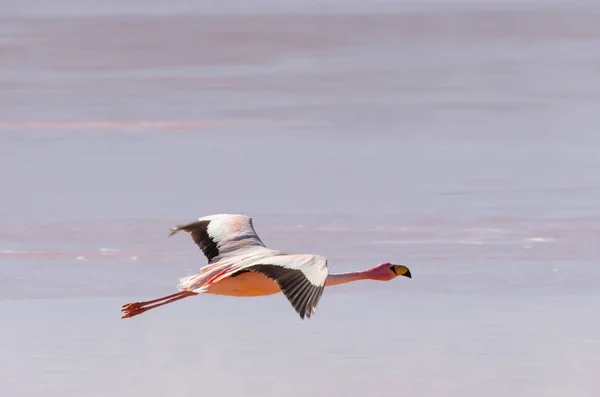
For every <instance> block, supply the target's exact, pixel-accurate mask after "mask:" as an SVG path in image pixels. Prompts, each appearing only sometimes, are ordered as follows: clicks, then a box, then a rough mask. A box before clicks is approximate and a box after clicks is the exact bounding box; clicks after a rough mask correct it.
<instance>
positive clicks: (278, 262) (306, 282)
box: [243, 255, 328, 319]
mask: <svg viewBox="0 0 600 397" xmlns="http://www.w3.org/2000/svg"><path fill="white" fill-rule="evenodd" d="M261 262H262V263H260V264H255V265H251V266H248V267H246V268H244V269H243V271H252V272H256V273H260V274H262V275H265V276H267V277H269V278H270V279H272V280H273V281H275V282H276V283H277V285H278V286H279V288H280V289H281V292H283V294H284V295H285V297H286V298H287V299H288V301H289V302H290V303H291V304H292V306H293V307H294V309H295V310H296V312H298V314H299V315H300V318H302V319H304V316H306V317H308V318H310V316H311V314H313V313H314V312H315V310H316V308H317V304H318V303H319V300H320V299H321V295H322V294H323V289H324V288H325V280H326V279H327V275H328V269H327V259H325V258H324V257H322V256H320V255H281V256H275V257H271V258H265V259H264V260H263V261H261Z"/></svg>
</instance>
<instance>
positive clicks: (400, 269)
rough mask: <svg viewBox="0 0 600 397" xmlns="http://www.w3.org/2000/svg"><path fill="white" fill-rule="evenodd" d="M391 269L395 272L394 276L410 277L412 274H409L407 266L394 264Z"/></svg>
mask: <svg viewBox="0 0 600 397" xmlns="http://www.w3.org/2000/svg"><path fill="white" fill-rule="evenodd" d="M392 269H393V270H394V273H396V276H404V277H408V278H412V275H411V274H410V270H408V268H407V267H406V266H403V265H394V266H392Z"/></svg>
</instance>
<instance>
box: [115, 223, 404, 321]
mask: <svg viewBox="0 0 600 397" xmlns="http://www.w3.org/2000/svg"><path fill="white" fill-rule="evenodd" d="M181 230H183V231H185V232H188V233H189V234H190V235H191V236H192V239H193V240H194V242H195V243H196V245H198V247H199V248H200V249H201V250H202V252H203V253H204V255H205V256H206V258H207V259H208V265H207V266H204V267H202V268H201V269H200V273H199V274H196V275H193V276H188V277H184V278H181V279H180V280H179V285H178V286H177V287H178V289H179V290H180V292H177V293H175V294H172V295H167V296H163V297H162V298H158V299H154V300H150V301H146V302H133V303H128V304H125V305H123V306H122V308H121V311H122V312H123V316H122V317H121V318H129V317H133V316H137V315H138V314H142V313H144V312H145V311H147V310H150V309H154V308H157V307H159V306H162V305H166V304H167V303H172V302H175V301H178V300H180V299H183V298H187V297H189V296H193V295H198V294H200V293H207V294H217V295H228V296H265V295H272V294H276V293H278V292H280V291H281V292H283V294H284V295H285V297H286V298H287V299H288V301H289V302H290V303H291V305H292V306H293V307H294V309H295V310H296V312H297V313H298V314H299V315H300V318H301V319H304V317H305V316H306V317H308V318H310V316H311V314H313V313H314V312H315V310H316V307H317V303H318V302H319V300H320V298H321V295H322V294H323V289H324V288H325V287H326V286H332V285H339V284H344V283H349V282H353V281H358V280H378V281H388V280H392V279H394V278H396V277H397V276H405V277H408V278H411V274H410V271H409V270H408V268H407V267H406V266H402V265H393V264H391V263H388V262H384V263H380V264H379V265H377V266H375V267H373V268H370V269H367V270H363V271H359V272H348V273H339V274H329V273H328V269H327V259H326V258H325V257H323V256H320V255H310V254H286V253H284V252H281V251H277V250H273V249H270V248H267V247H265V245H264V244H263V242H262V241H261V240H260V238H259V237H258V235H257V234H256V232H255V231H254V227H253V225H252V218H250V217H249V216H245V215H230V214H217V215H209V216H205V217H202V218H200V219H198V221H196V222H193V223H189V224H186V225H178V226H175V227H173V228H172V230H171V233H170V234H169V236H172V235H173V234H175V233H177V232H179V231H181Z"/></svg>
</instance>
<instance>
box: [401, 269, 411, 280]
mask: <svg viewBox="0 0 600 397" xmlns="http://www.w3.org/2000/svg"><path fill="white" fill-rule="evenodd" d="M403 276H405V277H408V278H412V274H410V270H408V269H406V273H404V274H403Z"/></svg>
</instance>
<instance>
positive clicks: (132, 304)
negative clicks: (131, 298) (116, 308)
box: [121, 291, 187, 310]
mask: <svg viewBox="0 0 600 397" xmlns="http://www.w3.org/2000/svg"><path fill="white" fill-rule="evenodd" d="M186 292H187V291H180V292H176V293H174V294H171V295H167V296H163V297H161V298H158V299H153V300H151V301H145V302H133V303H126V304H124V305H123V306H121V309H122V310H123V309H131V308H134V307H140V306H146V305H150V304H152V303H156V302H160V301H164V300H167V299H171V298H174V297H176V296H181V295H184V294H185V293H186Z"/></svg>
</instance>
